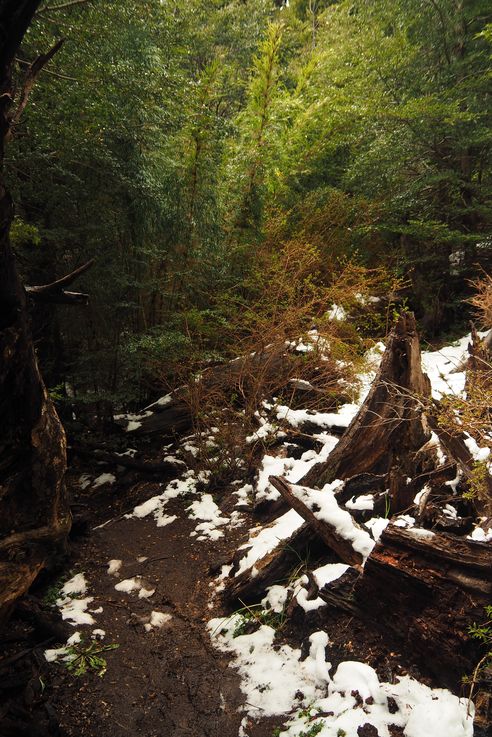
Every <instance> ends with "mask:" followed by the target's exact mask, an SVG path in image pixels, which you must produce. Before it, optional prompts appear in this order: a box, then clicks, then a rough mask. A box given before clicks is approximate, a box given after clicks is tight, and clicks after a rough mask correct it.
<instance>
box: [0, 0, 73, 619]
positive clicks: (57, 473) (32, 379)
mask: <svg viewBox="0 0 492 737" xmlns="http://www.w3.org/2000/svg"><path fill="white" fill-rule="evenodd" d="M38 6H39V0H3V1H2V2H1V3H0V29H1V38H2V43H1V46H0V78H1V96H0V165H1V166H2V169H1V172H0V357H1V359H0V407H1V413H2V431H1V436H0V489H1V493H0V509H1V511H0V520H1V522H0V536H1V540H0V622H2V621H4V620H5V618H6V617H7V616H8V614H9V612H10V610H11V608H12V605H13V604H14V602H15V601H16V599H17V598H18V597H19V596H20V595H21V594H23V593H24V592H25V591H26V590H27V589H28V588H29V586H30V584H31V583H32V581H33V580H34V579H35V577H36V576H37V574H38V572H39V571H40V570H41V568H43V566H44V565H46V563H47V562H48V561H49V560H50V558H52V556H53V553H54V550H55V549H56V546H58V545H60V544H63V542H64V540H65V538H66V536H67V534H68V531H69V529H70V513H69V510H68V506H67V502H66V497H65V485H64V474H65V467H66V457H65V447H66V446H65V434H64V431H63V428H62V426H61V423H60V421H59V419H58V416H57V414H56V411H55V409H54V406H53V403H52V402H51V400H50V398H49V396H48V393H47V391H46V388H45V386H44V383H43V380H42V378H41V375H40V373H39V369H38V364H37V360H36V355H35V351H34V346H33V341H32V335H31V329H30V320H29V313H28V308H27V297H26V293H25V290H24V289H23V286H22V284H21V282H20V279H19V275H18V272H17V268H16V263H15V258H14V255H13V252H12V248H11V244H10V239H9V231H10V226H11V223H12V219H13V212H14V210H13V203H12V198H11V195H10V193H9V191H8V189H7V186H6V184H5V179H4V173H3V161H4V157H5V142H6V140H7V139H8V137H9V133H10V130H11V125H12V109H13V104H14V102H15V91H14V87H13V80H12V65H13V62H14V57H15V55H16V53H17V52H18V48H19V46H20V44H21V41H22V38H23V36H24V34H25V32H26V30H27V28H28V26H29V23H30V22H31V20H32V18H33V16H34V13H35V12H36V10H37V7H38Z"/></svg>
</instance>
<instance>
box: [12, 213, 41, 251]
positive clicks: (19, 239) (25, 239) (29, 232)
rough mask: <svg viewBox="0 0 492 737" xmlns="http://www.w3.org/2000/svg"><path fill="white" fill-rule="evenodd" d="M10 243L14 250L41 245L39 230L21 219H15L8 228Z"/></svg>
mask: <svg viewBox="0 0 492 737" xmlns="http://www.w3.org/2000/svg"><path fill="white" fill-rule="evenodd" d="M10 241H11V243H12V246H13V247H14V248H15V249H18V248H20V247H21V246H26V245H31V244H32V245H33V246H39V245H41V235H40V232H39V229H38V228H37V227H36V226H35V225H32V224H30V223H26V222H25V221H24V220H22V218H20V217H16V218H14V220H13V221H12V225H11V226H10Z"/></svg>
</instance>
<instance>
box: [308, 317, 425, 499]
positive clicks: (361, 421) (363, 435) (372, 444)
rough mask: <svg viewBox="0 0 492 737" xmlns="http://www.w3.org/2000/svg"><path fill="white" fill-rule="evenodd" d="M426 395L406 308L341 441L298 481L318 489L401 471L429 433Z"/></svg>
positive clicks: (413, 327) (411, 319)
mask: <svg viewBox="0 0 492 737" xmlns="http://www.w3.org/2000/svg"><path fill="white" fill-rule="evenodd" d="M429 396H430V382H429V379H428V377H427V376H426V374H424V373H423V371H422V367H421V362H420V346H419V339H418V335H417V330H416V325H415V318H414V316H413V314H411V313H407V314H404V315H402V316H401V317H400V318H399V320H398V322H397V324H396V326H395V327H394V329H393V331H392V332H391V335H390V337H389V341H388V345H387V348H386V351H385V353H384V355H383V358H382V360H381V365H380V367H379V371H378V373H377V375H376V378H375V379H374V382H373V384H372V387H371V390H370V391H369V394H368V395H367V398H366V400H365V402H364V403H363V404H362V406H361V408H360V410H359V412H358V413H357V415H356V416H355V418H354V419H353V420H352V422H351V424H350V425H349V427H348V428H347V430H346V432H345V433H344V435H343V436H342V438H341V440H340V442H339V443H338V445H337V446H336V447H335V449H334V450H333V452H332V453H331V454H330V456H329V458H328V459H327V460H326V461H325V462H324V463H321V464H317V465H316V466H314V467H313V468H312V469H311V470H310V471H309V472H308V473H307V474H306V476H305V477H304V478H303V479H302V480H301V481H300V482H299V483H300V484H301V485H302V486H309V487H318V488H321V487H322V486H324V484H326V483H329V482H331V481H333V480H334V479H337V478H338V479H347V478H350V477H352V476H356V475H358V474H360V473H374V474H386V473H388V472H389V471H390V469H391V468H392V467H395V468H399V469H400V470H401V471H403V472H404V471H405V468H404V467H402V465H401V460H402V459H404V458H407V457H408V456H409V454H410V452H412V451H416V450H418V449H419V448H421V447H422V445H423V444H424V443H425V442H426V441H427V440H428V439H429V437H430V433H429V432H428V431H427V430H426V429H425V427H424V425H423V422H422V410H423V409H424V402H425V400H427V399H428V398H429ZM393 511H394V510H393Z"/></svg>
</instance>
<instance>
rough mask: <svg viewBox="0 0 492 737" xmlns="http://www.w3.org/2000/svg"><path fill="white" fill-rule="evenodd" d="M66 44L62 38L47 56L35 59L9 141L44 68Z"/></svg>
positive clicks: (26, 80) (23, 90)
mask: <svg viewBox="0 0 492 737" xmlns="http://www.w3.org/2000/svg"><path fill="white" fill-rule="evenodd" d="M64 42H65V39H64V38H61V39H60V40H59V41H57V42H56V44H55V45H54V46H52V47H51V49H50V50H49V51H47V52H46V54H40V55H39V56H38V58H37V59H35V60H34V61H33V62H32V64H31V65H30V66H29V68H28V70H27V72H26V76H25V79H24V85H23V87H22V91H21V94H20V99H19V104H18V105H17V108H16V110H15V111H14V113H13V114H12V116H11V119H10V129H9V132H8V135H7V140H10V139H11V138H12V136H13V132H14V129H15V126H16V125H17V124H18V123H19V120H20V118H21V116H22V113H23V112H24V110H25V109H26V106H27V101H28V100H29V95H30V94H31V92H32V89H33V87H34V85H35V83H36V80H37V78H38V77H39V75H40V74H41V72H42V70H43V68H44V67H45V66H46V64H48V62H50V61H51V59H52V58H53V57H54V55H55V54H56V52H57V51H59V49H60V48H61V47H62V46H63V44H64Z"/></svg>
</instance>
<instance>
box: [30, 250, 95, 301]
mask: <svg viewBox="0 0 492 737" xmlns="http://www.w3.org/2000/svg"><path fill="white" fill-rule="evenodd" d="M93 263H94V259H93V258H92V259H91V260H90V261H87V263H85V264H82V266H79V267H78V268H77V269H75V270H74V271H71V272H70V274H66V275H65V276H62V277H61V278H60V279H57V280H56V281H54V282H52V283H51V284H43V285H41V286H34V287H26V288H25V289H26V292H27V294H28V295H29V296H30V297H31V299H33V300H34V301H35V302H42V303H47V304H71V305H73V304H77V305H79V304H87V303H88V301H89V295H88V294H84V293H83V292H67V291H66V290H65V289H64V287H68V286H69V285H70V284H72V283H73V282H74V281H75V280H76V279H78V277H79V276H81V275H82V274H84V273H85V272H86V271H87V270H88V269H90V268H91V266H92V265H93Z"/></svg>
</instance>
